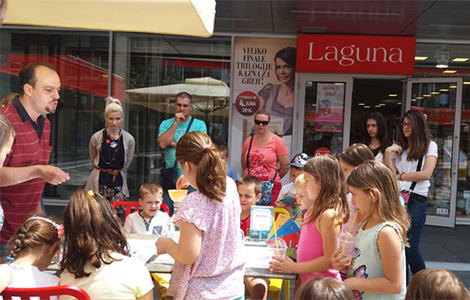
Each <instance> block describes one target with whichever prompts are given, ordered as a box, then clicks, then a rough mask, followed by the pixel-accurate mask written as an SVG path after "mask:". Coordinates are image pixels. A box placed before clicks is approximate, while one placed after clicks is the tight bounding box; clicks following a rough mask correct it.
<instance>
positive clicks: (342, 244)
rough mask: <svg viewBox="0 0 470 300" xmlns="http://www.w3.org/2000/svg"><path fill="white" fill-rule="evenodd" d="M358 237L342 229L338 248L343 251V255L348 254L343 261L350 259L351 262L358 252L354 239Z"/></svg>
mask: <svg viewBox="0 0 470 300" xmlns="http://www.w3.org/2000/svg"><path fill="white" fill-rule="evenodd" d="M355 239H356V236H355V235H353V234H351V233H349V232H347V231H341V232H340V234H339V235H338V250H339V251H340V252H339V253H340V254H341V252H342V253H343V255H345V256H346V258H344V259H342V260H341V261H346V260H347V261H349V263H351V260H352V258H353V256H354V254H356V248H355V247H354V240H355Z"/></svg>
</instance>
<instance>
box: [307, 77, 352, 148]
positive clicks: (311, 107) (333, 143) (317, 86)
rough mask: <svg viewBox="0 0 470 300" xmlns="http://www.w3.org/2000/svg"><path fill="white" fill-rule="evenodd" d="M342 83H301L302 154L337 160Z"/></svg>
mask: <svg viewBox="0 0 470 300" xmlns="http://www.w3.org/2000/svg"><path fill="white" fill-rule="evenodd" d="M345 87H346V84H345V83H344V82H315V81H306V82H305V87H304V88H305V116H304V120H305V121H304V136H303V152H305V153H307V154H308V155H310V156H312V157H313V156H316V155H322V154H332V155H334V156H336V157H337V156H338V155H339V154H340V153H341V151H342V150H343V149H342V145H343V123H344V99H345V91H346V89H345Z"/></svg>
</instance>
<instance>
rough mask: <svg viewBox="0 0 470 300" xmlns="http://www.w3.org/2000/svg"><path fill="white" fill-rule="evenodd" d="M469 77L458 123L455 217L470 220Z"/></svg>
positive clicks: (465, 83) (465, 82) (466, 81)
mask: <svg viewBox="0 0 470 300" xmlns="http://www.w3.org/2000/svg"><path fill="white" fill-rule="evenodd" d="M469 127H470V77H465V78H464V85H463V93H462V122H461V125H460V151H459V181H458V184H457V217H464V218H465V219H466V220H469V221H470V130H469Z"/></svg>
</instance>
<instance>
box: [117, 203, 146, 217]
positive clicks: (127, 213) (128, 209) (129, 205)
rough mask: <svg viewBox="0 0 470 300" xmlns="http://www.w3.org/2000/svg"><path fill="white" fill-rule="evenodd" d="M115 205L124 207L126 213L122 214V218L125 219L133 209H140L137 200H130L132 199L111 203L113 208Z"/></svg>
mask: <svg viewBox="0 0 470 300" xmlns="http://www.w3.org/2000/svg"><path fill="white" fill-rule="evenodd" d="M117 206H125V207H126V214H125V215H124V219H126V218H127V216H128V215H130V214H131V213H132V212H133V211H139V209H140V204H139V202H132V201H117V202H114V203H113V204H112V207H113V208H116V207H117ZM133 207H134V210H132V208H133Z"/></svg>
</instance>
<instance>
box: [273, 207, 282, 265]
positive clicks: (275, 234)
mask: <svg viewBox="0 0 470 300" xmlns="http://www.w3.org/2000/svg"><path fill="white" fill-rule="evenodd" d="M275 223H276V220H275V219H274V214H273V227H274V241H276V249H277V257H279V256H280V255H279V244H278V242H277V230H276V227H275Z"/></svg>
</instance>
